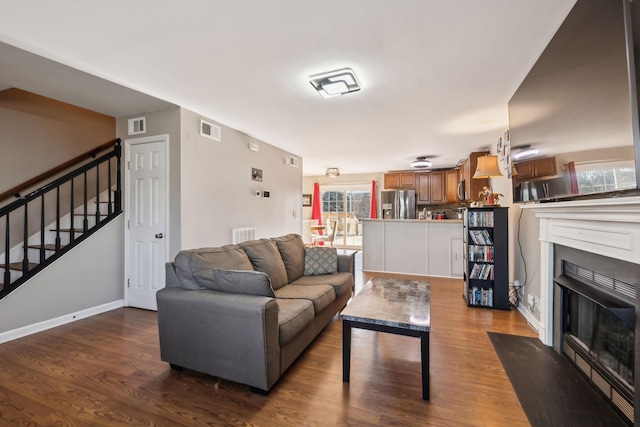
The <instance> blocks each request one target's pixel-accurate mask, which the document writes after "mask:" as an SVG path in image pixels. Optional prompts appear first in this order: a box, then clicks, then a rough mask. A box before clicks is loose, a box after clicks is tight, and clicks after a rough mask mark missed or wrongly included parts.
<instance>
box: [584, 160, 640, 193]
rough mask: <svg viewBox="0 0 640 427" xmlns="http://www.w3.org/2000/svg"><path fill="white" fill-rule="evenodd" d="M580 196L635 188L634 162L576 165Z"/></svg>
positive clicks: (621, 161)
mask: <svg viewBox="0 0 640 427" xmlns="http://www.w3.org/2000/svg"><path fill="white" fill-rule="evenodd" d="M576 178H577V180H578V189H579V192H578V194H590V193H600V192H603V191H614V190H624V189H626V188H635V186H636V172H635V167H634V163H633V160H616V161H610V162H605V163H583V164H576Z"/></svg>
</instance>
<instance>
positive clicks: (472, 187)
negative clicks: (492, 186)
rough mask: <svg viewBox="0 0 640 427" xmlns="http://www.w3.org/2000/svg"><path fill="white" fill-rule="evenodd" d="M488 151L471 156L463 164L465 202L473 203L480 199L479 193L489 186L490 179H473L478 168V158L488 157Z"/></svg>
mask: <svg viewBox="0 0 640 427" xmlns="http://www.w3.org/2000/svg"><path fill="white" fill-rule="evenodd" d="M487 154H489V152H488V151H476V152H473V153H471V154H470V155H469V157H468V158H467V159H465V161H464V163H463V164H462V181H463V182H464V200H463V201H467V202H471V201H473V200H476V199H478V193H480V191H482V187H488V186H489V179H488V178H481V179H473V174H474V173H475V172H476V167H477V166H478V157H480V156H486V155H487Z"/></svg>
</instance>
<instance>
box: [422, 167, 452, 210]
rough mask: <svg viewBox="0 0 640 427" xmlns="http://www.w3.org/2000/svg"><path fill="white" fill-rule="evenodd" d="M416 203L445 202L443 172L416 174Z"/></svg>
mask: <svg viewBox="0 0 640 427" xmlns="http://www.w3.org/2000/svg"><path fill="white" fill-rule="evenodd" d="M416 177H417V196H418V204H423V205H424V204H444V203H445V173H444V171H432V172H424V173H418V174H416Z"/></svg>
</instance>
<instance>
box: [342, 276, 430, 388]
mask: <svg viewBox="0 0 640 427" xmlns="http://www.w3.org/2000/svg"><path fill="white" fill-rule="evenodd" d="M340 318H341V319H342V381H344V382H349V371H350V367H351V328H359V329H368V330H370V331H378V332H387V333H390V334H397V335H406V336H410V337H419V338H420V349H421V368H422V398H423V399H424V400H429V331H430V329H431V288H430V285H429V283H428V282H423V281H419V280H401V279H388V278H377V277H374V278H373V279H371V280H369V282H368V283H367V284H366V285H365V286H364V288H362V290H361V291H360V292H359V293H358V294H357V295H356V296H355V297H354V299H353V300H352V301H351V302H350V303H349V305H348V306H347V307H346V308H345V309H344V310H343V311H342V313H340Z"/></svg>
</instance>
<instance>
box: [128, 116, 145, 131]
mask: <svg viewBox="0 0 640 427" xmlns="http://www.w3.org/2000/svg"><path fill="white" fill-rule="evenodd" d="M145 132H147V119H146V117H137V118H135V119H129V135H140V134H141V133H145Z"/></svg>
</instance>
